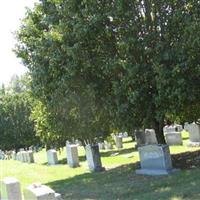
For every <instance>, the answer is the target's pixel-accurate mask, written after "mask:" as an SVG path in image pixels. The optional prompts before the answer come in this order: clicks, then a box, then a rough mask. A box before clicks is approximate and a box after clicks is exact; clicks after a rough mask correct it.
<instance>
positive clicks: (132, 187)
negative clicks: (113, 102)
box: [0, 133, 200, 200]
mask: <svg viewBox="0 0 200 200" xmlns="http://www.w3.org/2000/svg"><path fill="white" fill-rule="evenodd" d="M183 135H184V142H183V143H184V145H183V146H172V147H170V152H171V154H172V161H173V166H174V167H175V168H179V169H181V171H180V172H178V173H175V174H173V175H170V176H156V177H155V176H143V175H136V174H135V169H137V168H139V167H140V165H139V155H138V152H137V150H136V149H135V148H134V146H135V144H134V143H133V142H132V140H131V138H126V139H124V140H123V141H124V144H123V145H124V148H123V149H121V150H117V149H113V150H101V159H102V164H103V166H104V167H105V168H106V171H104V172H99V173H91V172H89V170H88V167H87V162H86V158H85V153H84V149H83V147H79V150H78V151H79V160H80V167H77V168H69V167H68V165H67V164H66V163H67V162H66V153H65V149H63V150H62V151H61V153H60V154H59V153H58V158H59V164H58V165H55V166H48V165H47V158H46V152H45V150H43V151H40V152H38V153H35V155H34V156H35V163H34V164H27V163H21V162H19V161H13V160H3V161H0V169H1V171H0V173H1V174H0V175H1V177H0V178H3V177H7V176H11V177H15V178H17V179H18V180H19V181H20V183H21V186H22V188H25V187H26V186H28V185H29V184H32V183H43V184H46V185H48V186H50V187H51V188H52V189H54V190H55V191H56V192H59V193H61V194H62V197H63V199H64V200H68V199H70V200H78V199H85V200H86V199H87V200H97V199H98V200H112V199H118V200H124V199H130V200H157V199H168V200H186V199H187V200H189V199H191V200H197V199H200V190H199V185H200V148H196V147H195V148H194V147H190V148H189V147H187V146H186V144H187V142H188V135H187V133H184V134H183Z"/></svg>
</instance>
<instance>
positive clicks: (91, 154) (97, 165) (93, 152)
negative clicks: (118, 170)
mask: <svg viewBox="0 0 200 200" xmlns="http://www.w3.org/2000/svg"><path fill="white" fill-rule="evenodd" d="M85 151H86V152H85V153H86V158H87V162H88V167H89V170H90V171H92V172H98V171H104V170H105V168H104V167H102V163H101V156H100V153H99V147H98V145H90V144H88V145H86V147H85Z"/></svg>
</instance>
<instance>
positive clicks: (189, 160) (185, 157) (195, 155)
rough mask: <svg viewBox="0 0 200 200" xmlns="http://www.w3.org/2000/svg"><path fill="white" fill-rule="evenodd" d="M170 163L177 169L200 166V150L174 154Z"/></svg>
mask: <svg viewBox="0 0 200 200" xmlns="http://www.w3.org/2000/svg"><path fill="white" fill-rule="evenodd" d="M172 163H173V166H174V167H175V168H179V169H193V168H200V150H197V151H187V152H184V153H179V154H174V155H172Z"/></svg>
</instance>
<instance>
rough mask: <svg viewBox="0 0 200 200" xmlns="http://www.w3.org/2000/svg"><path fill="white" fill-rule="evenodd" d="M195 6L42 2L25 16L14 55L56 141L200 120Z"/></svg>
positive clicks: (118, 0) (169, 0) (147, 1)
mask: <svg viewBox="0 0 200 200" xmlns="http://www.w3.org/2000/svg"><path fill="white" fill-rule="evenodd" d="M199 9H200V2H199V1H194V0H160V1H157V0H137V1H134V0H126V1H123V0H112V1H110V0H109V1H108V0H103V1H99V0H95V1H94V0H92V1H91V0H90V1H85V0H65V1H64V0H41V1H40V3H39V4H37V5H36V6H35V8H34V9H33V10H29V11H27V14H26V17H25V19H24V20H23V22H22V26H21V28H20V30H19V31H18V33H17V37H18V44H17V47H16V54H17V55H18V57H20V58H22V60H23V62H24V64H25V65H26V66H27V67H28V69H29V70H30V74H31V77H32V88H33V93H34V95H35V96H36V97H37V98H38V99H39V100H40V101H41V102H42V103H43V105H44V106H45V108H46V109H47V112H48V113H49V116H50V117H51V119H52V122H53V123H52V124H51V125H52V130H54V131H55V133H56V134H57V135H58V136H62V134H64V135H65V137H66V136H67V137H71V136H75V137H81V138H84V139H89V140H90V139H92V138H94V137H96V136H98V134H100V135H101V134H102V133H106V134H107V133H108V132H109V131H111V130H112V129H119V130H126V131H129V132H130V131H133V130H134V129H137V128H144V127H151V128H154V129H155V130H156V134H157V138H158V140H159V142H160V143H163V142H164V137H163V133H162V128H163V125H164V120H165V119H166V118H175V117H179V118H180V119H181V120H187V119H190V120H191V119H194V120H196V119H197V118H199V108H200V106H199V102H200V87H199V85H200V61H199V59H198V52H199V50H200V34H199V32H200V13H199Z"/></svg>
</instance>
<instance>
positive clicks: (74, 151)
mask: <svg viewBox="0 0 200 200" xmlns="http://www.w3.org/2000/svg"><path fill="white" fill-rule="evenodd" d="M66 153H67V164H68V165H69V166H70V167H72V168H73V167H78V166H79V159H78V145H76V144H69V143H68V142H66Z"/></svg>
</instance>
